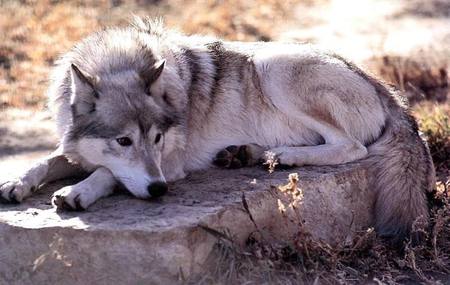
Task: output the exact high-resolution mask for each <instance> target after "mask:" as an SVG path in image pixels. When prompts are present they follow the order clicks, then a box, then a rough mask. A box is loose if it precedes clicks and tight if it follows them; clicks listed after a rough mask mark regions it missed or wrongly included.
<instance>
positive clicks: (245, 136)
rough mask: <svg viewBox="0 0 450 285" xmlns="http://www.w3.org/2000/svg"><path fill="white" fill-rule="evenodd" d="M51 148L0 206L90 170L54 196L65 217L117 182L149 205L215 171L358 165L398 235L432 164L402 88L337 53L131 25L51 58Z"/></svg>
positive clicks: (429, 178) (386, 225)
mask: <svg viewBox="0 0 450 285" xmlns="http://www.w3.org/2000/svg"><path fill="white" fill-rule="evenodd" d="M48 94H49V98H50V101H51V107H52V110H53V111H54V114H55V119H56V124H57V127H58V133H59V136H60V146H59V148H58V149H57V150H56V151H55V152H54V153H53V154H52V155H50V156H49V157H48V158H46V159H44V160H42V162H40V163H39V164H37V165H35V166H33V167H32V168H31V169H29V170H28V171H26V172H25V173H24V175H23V176H21V177H20V178H18V179H17V180H15V181H9V182H6V183H3V184H2V186H1V187H0V191H1V197H2V199H3V200H5V201H10V202H11V201H13V202H21V201H22V200H23V199H25V198H26V197H28V196H30V195H31V194H32V192H34V191H35V190H36V189H37V188H38V187H39V186H40V185H42V184H43V183H47V182H49V181H52V180H55V179H61V178H64V177H67V176H70V175H73V174H75V173H77V172H78V171H87V172H89V173H90V175H89V176H88V177H87V178H86V179H85V180H83V181H81V182H80V183H78V184H75V185H72V186H67V187H64V188H62V189H61V190H59V191H57V192H55V194H54V196H53V198H52V200H53V203H54V204H55V205H56V206H57V207H58V208H60V209H76V210H81V209H86V208H87V207H89V205H91V204H92V203H94V202H95V201H96V200H98V199H99V198H101V197H104V196H107V195H109V194H110V193H112V191H113V188H114V187H115V186H116V185H118V184H119V185H123V186H125V187H126V188H127V189H128V190H129V191H130V192H131V193H132V194H133V195H134V196H136V197H138V198H142V199H146V198H149V197H152V196H159V195H162V194H164V193H165V192H166V191H167V184H166V182H167V181H174V180H178V179H182V178H183V177H185V175H186V174H187V173H189V172H192V171H196V170H202V169H206V168H208V167H213V165H216V166H221V167H225V168H233V167H242V166H247V165H254V164H256V163H258V162H259V161H260V160H261V159H264V158H265V157H266V156H268V155H272V156H275V157H276V159H277V160H278V161H279V163H281V164H286V165H295V166H302V165H335V164H341V163H348V162H353V161H357V160H362V161H364V163H365V164H366V165H367V168H368V170H369V172H370V175H369V176H370V177H371V187H372V188H373V190H374V191H376V195H377V198H376V204H375V217H376V220H375V225H374V226H375V228H376V230H377V232H378V234H379V235H381V236H385V237H392V238H403V237H405V236H407V235H409V234H410V231H411V228H412V225H413V223H414V221H415V220H416V219H418V218H420V217H422V218H425V219H427V218H428V207H427V201H426V194H427V192H428V191H430V190H431V189H432V188H433V185H434V168H433V163H432V160H431V158H430V154H429V150H428V147H427V145H426V143H425V142H424V141H423V140H422V139H421V137H420V136H419V133H418V129H417V124H416V122H415V120H414V119H413V117H412V116H411V115H410V114H409V113H408V110H407V107H406V104H405V102H403V100H402V97H401V96H400V94H399V92H398V91H395V90H393V89H391V88H389V87H386V86H385V85H383V84H382V83H380V82H379V81H377V80H376V79H374V78H373V77H371V76H369V75H368V74H366V73H365V72H363V71H362V70H361V69H359V68H357V67H356V66H354V65H353V64H351V63H349V62H347V61H346V60H344V59H343V58H341V57H339V56H337V55H334V54H332V53H328V52H323V51H321V50H319V49H317V48H315V47H313V46H310V45H306V44H297V43H277V42H268V43H263V42H260V43H244V42H226V41H221V40H218V39H214V38H209V37H200V36H186V35H182V34H178V33H175V32H172V31H169V30H165V29H164V27H163V26H162V25H161V24H160V23H159V22H158V21H152V20H148V19H140V18H137V19H135V21H134V24H133V25H131V26H130V27H127V28H120V29H119V28H112V29H106V30H104V31H101V32H98V33H95V34H93V35H91V36H89V37H87V38H86V39H84V40H83V41H81V42H80V43H78V44H77V45H75V47H74V48H72V49H71V50H70V51H69V52H68V53H66V54H65V55H64V56H63V57H62V58H61V59H60V60H59V61H58V63H57V65H56V67H55V69H54V72H53V75H52V81H51V85H50V88H49V92H48Z"/></svg>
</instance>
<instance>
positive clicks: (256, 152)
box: [213, 144, 266, 168]
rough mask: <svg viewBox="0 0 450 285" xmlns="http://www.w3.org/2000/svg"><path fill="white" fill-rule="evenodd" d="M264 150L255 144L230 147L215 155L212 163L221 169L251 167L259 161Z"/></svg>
mask: <svg viewBox="0 0 450 285" xmlns="http://www.w3.org/2000/svg"><path fill="white" fill-rule="evenodd" d="M265 150H266V149H264V148H263V147H262V146H259V145H257V144H246V145H241V146H236V145H230V146H228V147H226V148H225V149H223V150H221V151H219V152H218V153H217V155H216V157H215V158H214V160H213V163H214V164H215V165H216V166H218V167H222V168H241V167H245V166H252V165H255V164H258V163H259V162H260V161H261V159H262V158H263V154H264V151H265Z"/></svg>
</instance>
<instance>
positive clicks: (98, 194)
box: [52, 167, 116, 211]
mask: <svg viewBox="0 0 450 285" xmlns="http://www.w3.org/2000/svg"><path fill="white" fill-rule="evenodd" d="M115 185H116V179H115V178H114V176H113V174H112V173H111V171H109V170H108V169H106V168H104V167H100V168H97V169H96V170H95V171H94V172H93V173H92V174H91V175H90V176H89V177H88V178H86V179H85V180H83V181H81V182H79V183H77V184H75V185H71V186H66V187H64V188H62V189H60V190H58V191H56V192H55V193H54V194H53V198H52V203H53V205H55V206H56V208H57V209H59V210H78V211H79V210H85V209H87V208H88V207H89V206H90V205H92V204H93V203H94V202H95V201H97V200H98V199H100V198H102V197H106V196H108V195H110V194H111V193H112V192H113V190H114V187H115Z"/></svg>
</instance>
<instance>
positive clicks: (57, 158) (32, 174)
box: [0, 149, 83, 203]
mask: <svg viewBox="0 0 450 285" xmlns="http://www.w3.org/2000/svg"><path fill="white" fill-rule="evenodd" d="M82 173H83V170H82V169H81V167H80V166H78V165H74V164H72V163H70V162H69V161H68V160H67V158H66V157H65V156H64V155H62V154H61V152H60V150H59V149H58V150H56V151H55V152H53V153H52V154H50V155H49V156H48V157H46V158H45V159H43V160H42V161H40V162H38V163H36V164H35V165H34V166H32V167H31V168H30V169H29V170H27V171H26V172H25V173H24V174H23V175H22V176H20V177H19V178H18V179H15V180H13V181H7V182H4V183H2V184H0V200H2V201H6V202H16V203H19V202H21V201H22V200H23V199H24V198H26V197H28V196H30V195H31V194H32V193H33V192H34V191H35V190H36V189H38V187H39V186H40V185H42V184H44V183H48V182H52V181H55V180H59V179H63V178H68V177H73V176H77V175H80V174H82Z"/></svg>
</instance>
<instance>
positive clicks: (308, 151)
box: [265, 142, 367, 166]
mask: <svg viewBox="0 0 450 285" xmlns="http://www.w3.org/2000/svg"><path fill="white" fill-rule="evenodd" d="M366 155H367V149H366V148H365V147H364V146H363V145H362V144H360V143H359V142H348V143H342V144H322V145H317V146H301V147H277V148H273V149H270V150H269V151H267V152H266V153H265V157H266V158H267V159H268V158H269V157H271V156H274V157H275V158H276V159H277V161H278V163H280V164H283V165H290V166H302V165H333V164H341V163H346V162H351V161H355V160H358V159H361V158H363V157H365V156H366Z"/></svg>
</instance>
